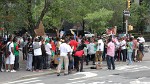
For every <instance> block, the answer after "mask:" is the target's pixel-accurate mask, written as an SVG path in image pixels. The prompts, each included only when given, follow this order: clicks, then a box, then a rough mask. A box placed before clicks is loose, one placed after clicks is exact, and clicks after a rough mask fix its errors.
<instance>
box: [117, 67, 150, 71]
mask: <svg viewBox="0 0 150 84" xmlns="http://www.w3.org/2000/svg"><path fill="white" fill-rule="evenodd" d="M149 69H150V68H149V67H147V66H142V65H129V66H128V65H123V66H117V67H116V70H119V71H125V72H138V71H144V70H149Z"/></svg>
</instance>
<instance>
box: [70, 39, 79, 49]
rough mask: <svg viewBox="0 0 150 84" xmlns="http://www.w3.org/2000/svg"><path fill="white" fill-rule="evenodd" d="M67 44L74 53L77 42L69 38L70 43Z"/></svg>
mask: <svg viewBox="0 0 150 84" xmlns="http://www.w3.org/2000/svg"><path fill="white" fill-rule="evenodd" d="M69 44H70V46H71V47H73V51H75V50H76V48H77V46H78V42H77V41H76V40H74V37H71V41H70V43H69Z"/></svg>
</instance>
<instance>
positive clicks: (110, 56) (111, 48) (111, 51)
mask: <svg viewBox="0 0 150 84" xmlns="http://www.w3.org/2000/svg"><path fill="white" fill-rule="evenodd" d="M106 46H107V57H106V58H107V67H108V70H111V65H112V68H113V70H115V63H114V56H115V44H114V43H113V42H112V39H111V38H109V39H108V44H106Z"/></svg>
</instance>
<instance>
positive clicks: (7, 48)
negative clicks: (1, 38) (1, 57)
mask: <svg viewBox="0 0 150 84" xmlns="http://www.w3.org/2000/svg"><path fill="white" fill-rule="evenodd" d="M10 44H11V42H10V43H9V44H8V45H6V52H5V53H6V54H5V57H6V58H7V57H9V55H10V54H11V52H10V51H9V45H10Z"/></svg>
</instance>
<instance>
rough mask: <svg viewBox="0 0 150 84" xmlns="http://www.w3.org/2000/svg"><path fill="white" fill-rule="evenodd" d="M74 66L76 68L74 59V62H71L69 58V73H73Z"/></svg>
mask: <svg viewBox="0 0 150 84" xmlns="http://www.w3.org/2000/svg"><path fill="white" fill-rule="evenodd" d="M73 66H74V60H73V57H72V60H71V59H70V57H69V67H68V69H69V71H71V69H73Z"/></svg>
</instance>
